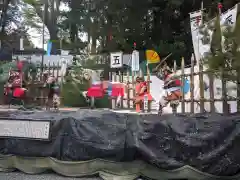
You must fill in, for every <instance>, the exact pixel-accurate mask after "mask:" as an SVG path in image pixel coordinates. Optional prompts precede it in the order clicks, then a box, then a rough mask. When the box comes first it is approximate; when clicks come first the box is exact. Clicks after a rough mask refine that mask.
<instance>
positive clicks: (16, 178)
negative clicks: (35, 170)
mask: <svg viewBox="0 0 240 180" xmlns="http://www.w3.org/2000/svg"><path fill="white" fill-rule="evenodd" d="M0 180H102V179H101V178H98V177H92V178H68V177H63V176H59V175H57V174H54V173H49V174H40V175H39V174H37V175H27V174H24V173H21V172H11V173H0Z"/></svg>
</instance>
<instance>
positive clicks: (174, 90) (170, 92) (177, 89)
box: [159, 67, 182, 113]
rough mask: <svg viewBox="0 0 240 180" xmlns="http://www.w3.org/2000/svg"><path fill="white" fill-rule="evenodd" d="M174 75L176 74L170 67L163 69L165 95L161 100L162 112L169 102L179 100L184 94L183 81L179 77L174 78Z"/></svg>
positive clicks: (160, 108) (160, 107)
mask: <svg viewBox="0 0 240 180" xmlns="http://www.w3.org/2000/svg"><path fill="white" fill-rule="evenodd" d="M173 76H174V74H173V73H172V71H171V70H170V69H169V68H168V67H167V68H166V67H165V68H164V70H163V78H164V89H165V95H164V96H163V98H162V99H161V100H160V101H159V112H160V113H162V109H163V108H164V107H166V106H167V104H168V103H169V102H175V101H178V100H179V99H180V98H181V96H182V92H181V86H182V83H181V81H180V80H179V79H177V78H174V77H173Z"/></svg>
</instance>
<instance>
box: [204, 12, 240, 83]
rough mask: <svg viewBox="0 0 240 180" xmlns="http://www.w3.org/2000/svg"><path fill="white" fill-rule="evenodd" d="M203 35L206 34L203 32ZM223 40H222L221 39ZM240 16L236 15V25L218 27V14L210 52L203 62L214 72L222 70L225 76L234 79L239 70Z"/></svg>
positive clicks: (217, 72)
mask: <svg viewBox="0 0 240 180" xmlns="http://www.w3.org/2000/svg"><path fill="white" fill-rule="evenodd" d="M204 36H208V35H206V34H204ZM222 40H223V41H222ZM222 42H223V43H222ZM239 47H240V17H239V16H238V17H237V21H236V26H235V28H234V29H233V28H232V27H230V26H228V25H225V26H224V27H222V28H221V27H220V21H219V16H218V17H217V18H216V20H215V25H214V31H213V35H212V41H211V53H210V55H209V56H208V58H206V59H205V63H206V64H207V65H208V66H209V68H210V69H212V70H214V71H215V72H216V74H219V73H220V71H219V70H220V69H222V70H223V72H221V73H223V74H224V76H225V78H227V79H228V80H231V81H236V79H237V72H239V71H240V59H239V58H240V52H239Z"/></svg>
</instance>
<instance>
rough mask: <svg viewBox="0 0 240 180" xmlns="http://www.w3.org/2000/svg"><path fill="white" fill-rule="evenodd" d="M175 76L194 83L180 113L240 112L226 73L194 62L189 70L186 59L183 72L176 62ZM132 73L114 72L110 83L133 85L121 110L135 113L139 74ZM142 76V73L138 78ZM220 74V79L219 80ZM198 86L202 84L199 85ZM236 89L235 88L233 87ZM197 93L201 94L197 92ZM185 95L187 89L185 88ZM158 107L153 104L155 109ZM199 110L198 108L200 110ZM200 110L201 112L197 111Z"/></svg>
mask: <svg viewBox="0 0 240 180" xmlns="http://www.w3.org/2000/svg"><path fill="white" fill-rule="evenodd" d="M173 71H174V73H176V75H177V76H178V77H179V79H180V80H181V81H182V82H184V81H186V79H187V80H188V81H189V83H190V85H189V86H190V90H189V92H188V93H187V94H185V93H182V98H181V99H180V106H179V107H180V108H179V109H178V111H177V112H179V113H197V112H200V113H203V112H206V111H207V112H221V113H225V114H226V113H230V112H231V111H237V110H238V109H240V108H239V107H240V105H239V104H240V101H239V98H237V97H240V93H239V90H240V89H239V88H238V87H237V83H235V82H229V81H227V80H226V79H225V78H224V77H223V76H224V73H221V71H220V70H219V72H213V71H211V70H208V69H206V68H204V66H203V65H201V64H200V65H198V66H196V65H194V60H192V61H191V65H190V67H189V68H186V67H185V61H184V59H183V58H182V60H181V68H180V69H178V70H177V65H176V61H175V62H174V68H173ZM129 74H130V73H129V72H122V71H119V72H111V73H110V79H111V80H112V81H118V82H123V83H128V84H129V89H128V91H127V94H126V96H125V97H124V98H122V99H121V106H120V108H123V109H124V108H127V109H133V108H134V106H133V97H134V96H135V91H134V90H135V88H134V87H135V83H134V81H135V77H136V74H133V75H131V76H130V75H129ZM139 74H141V72H139V73H138V75H139ZM219 74H220V76H219ZM196 82H198V83H196ZM231 86H232V87H231ZM196 90H197V91H196ZM182 92H184V87H183V86H182ZM156 106H157V105H153V104H152V109H154V108H155V109H156ZM196 107H197V108H196ZM112 108H114V109H115V108H116V99H112ZM149 108H150V107H149ZM196 109H198V110H196Z"/></svg>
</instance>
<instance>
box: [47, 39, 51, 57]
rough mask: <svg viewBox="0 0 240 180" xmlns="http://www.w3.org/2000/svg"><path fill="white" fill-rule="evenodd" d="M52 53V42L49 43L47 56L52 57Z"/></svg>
mask: <svg viewBox="0 0 240 180" xmlns="http://www.w3.org/2000/svg"><path fill="white" fill-rule="evenodd" d="M51 51H52V42H51V41H48V43H47V55H48V56H50V55H51Z"/></svg>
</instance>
